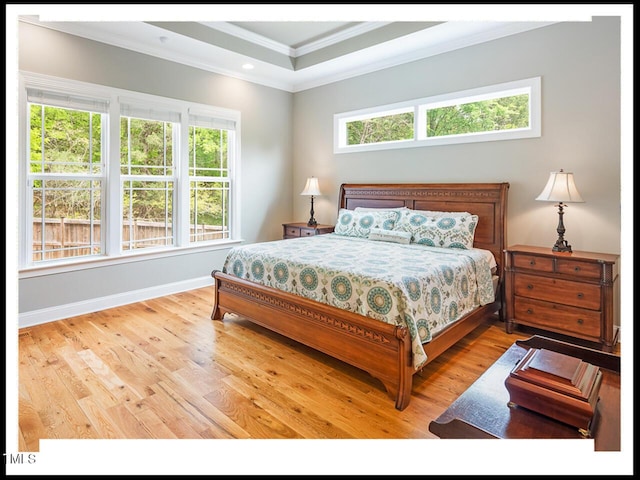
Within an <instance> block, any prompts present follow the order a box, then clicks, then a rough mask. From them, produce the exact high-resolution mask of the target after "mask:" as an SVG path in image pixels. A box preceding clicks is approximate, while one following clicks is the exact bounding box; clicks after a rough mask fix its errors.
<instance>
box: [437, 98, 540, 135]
mask: <svg viewBox="0 0 640 480" xmlns="http://www.w3.org/2000/svg"><path fill="white" fill-rule="evenodd" d="M528 125H529V96H528V95H516V96H512V97H503V98H498V99H493V100H484V101H481V102H472V103H464V104H461V105H452V106H449V107H440V108H434V109H430V110H428V111H427V137H442V136H446V135H459V134H465V133H476V132H490V131H499V130H511V129H514V128H524V127H527V126H528Z"/></svg>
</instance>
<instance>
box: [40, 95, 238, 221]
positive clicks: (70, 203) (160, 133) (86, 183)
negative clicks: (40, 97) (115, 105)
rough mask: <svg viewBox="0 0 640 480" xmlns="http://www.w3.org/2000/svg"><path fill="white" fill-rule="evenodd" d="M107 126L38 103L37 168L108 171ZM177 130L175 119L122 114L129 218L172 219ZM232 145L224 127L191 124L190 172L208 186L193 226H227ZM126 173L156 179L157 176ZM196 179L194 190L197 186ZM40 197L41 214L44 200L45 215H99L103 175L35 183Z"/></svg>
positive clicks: (196, 204) (90, 116)
mask: <svg viewBox="0 0 640 480" xmlns="http://www.w3.org/2000/svg"><path fill="white" fill-rule="evenodd" d="M101 129H102V116H101V115H100V114H98V113H91V112H85V111H78V110H71V109H65V108H59V107H48V106H42V105H35V104H34V105H31V110H30V132H29V135H30V171H31V172H32V173H34V174H36V173H41V174H50V173H58V174H65V175H100V176H101V175H102V169H103V165H102V163H103V162H102V160H103V159H102V158H101V150H102V148H101V147H102V145H101ZM43 131H44V135H43ZM173 133H174V132H173V124H172V123H169V122H161V121H155V120H143V119H137V118H129V117H122V118H121V122H120V172H121V175H123V176H124V179H125V182H124V183H123V195H122V199H121V200H122V203H123V214H124V219H125V220H130V221H133V220H136V219H141V220H147V221H157V222H165V221H166V220H168V221H169V222H171V223H172V214H173V213H172V208H173V207H172V206H173V195H174V190H173V178H174V175H175V171H174V170H175V168H176V165H175V164H174V145H173ZM228 143H229V134H228V132H227V131H225V130H217V129H210V128H202V127H191V128H190V131H189V159H188V162H189V175H190V176H191V177H196V178H198V180H199V181H198V182H197V184H198V185H200V186H201V187H200V188H198V190H197V194H196V193H194V192H192V194H191V209H192V219H191V221H192V223H193V222H197V223H199V224H207V225H222V224H223V223H224V224H225V225H226V224H228V218H226V217H227V215H228V212H227V210H228V206H229V199H228V186H229V185H228V179H227V178H226V177H227V174H228V160H229V159H228V152H229V148H228V147H229V145H228ZM127 176H148V177H157V181H156V180H151V179H141V178H129V179H127ZM220 177H222V178H220ZM191 183H192V188H194V186H195V185H196V183H195V182H191ZM33 195H34V216H35V217H40V216H42V215H43V211H42V209H43V198H44V199H45V200H44V202H45V205H44V209H45V211H44V216H45V217H46V218H61V217H64V218H84V219H90V218H93V219H99V218H100V181H99V180H95V181H91V180H87V179H80V178H79V179H78V180H66V179H55V180H53V179H49V180H46V181H45V180H35V182H34V190H33ZM196 199H197V201H196Z"/></svg>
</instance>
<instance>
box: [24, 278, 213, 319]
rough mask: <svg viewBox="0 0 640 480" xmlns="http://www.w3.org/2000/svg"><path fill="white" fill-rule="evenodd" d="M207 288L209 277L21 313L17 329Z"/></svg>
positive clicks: (211, 282)
mask: <svg viewBox="0 0 640 480" xmlns="http://www.w3.org/2000/svg"><path fill="white" fill-rule="evenodd" d="M207 286H213V278H211V277H210V276H206V277H201V278H194V279H191V280H186V281H183V282H176V283H169V284H165V285H159V286H157V287H152V288H144V289H141V290H134V291H131V292H126V293H120V294H117V295H110V296H108V297H100V298H93V299H91V300H86V301H83V302H77V303H70V304H66V305H58V306H55V307H51V308H43V309H40V310H33V311H30V312H23V313H20V314H18V328H24V327H31V326H34V325H40V324H42V323H47V322H53V321H56V320H62V319H65V318H70V317H75V316H78V315H84V314H87V313H93V312H98V311H100V310H105V309H107V308H113V307H119V306H122V305H128V304H130V303H135V302H142V301H144V300H150V299H152V298H158V297H163V296H165V295H171V294H174V293H180V292H186V291H187V290H194V289H196V288H202V287H207ZM211 294H212V296H211V301H212V302H213V290H212V291H211ZM212 306H213V303H212Z"/></svg>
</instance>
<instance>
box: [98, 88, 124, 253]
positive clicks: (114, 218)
mask: <svg viewBox="0 0 640 480" xmlns="http://www.w3.org/2000/svg"><path fill="white" fill-rule="evenodd" d="M109 105H110V106H109V118H108V119H107V124H108V127H107V128H105V129H104V131H105V133H104V135H105V136H106V141H105V142H103V145H104V149H105V150H106V151H104V156H105V157H104V158H105V159H106V165H105V173H104V175H105V177H106V185H105V188H104V189H103V192H104V196H105V198H103V200H102V201H103V202H104V205H105V210H104V214H105V219H104V224H106V225H107V228H103V229H102V235H103V241H104V242H105V254H106V255H107V256H115V255H120V254H121V253H122V248H121V245H120V238H121V235H122V234H121V232H122V186H121V182H120V105H119V104H118V101H117V97H114V98H113V101H111V102H110V103H109Z"/></svg>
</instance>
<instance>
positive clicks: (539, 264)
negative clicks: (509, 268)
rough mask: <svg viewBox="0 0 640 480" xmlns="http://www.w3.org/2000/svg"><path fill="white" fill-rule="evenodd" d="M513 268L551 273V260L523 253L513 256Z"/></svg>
mask: <svg viewBox="0 0 640 480" xmlns="http://www.w3.org/2000/svg"><path fill="white" fill-rule="evenodd" d="M513 266H514V267H516V268H526V269H528V270H535V271H537V272H548V273H551V272H553V258H548V257H538V256H536V255H527V254H524V253H514V254H513Z"/></svg>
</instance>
